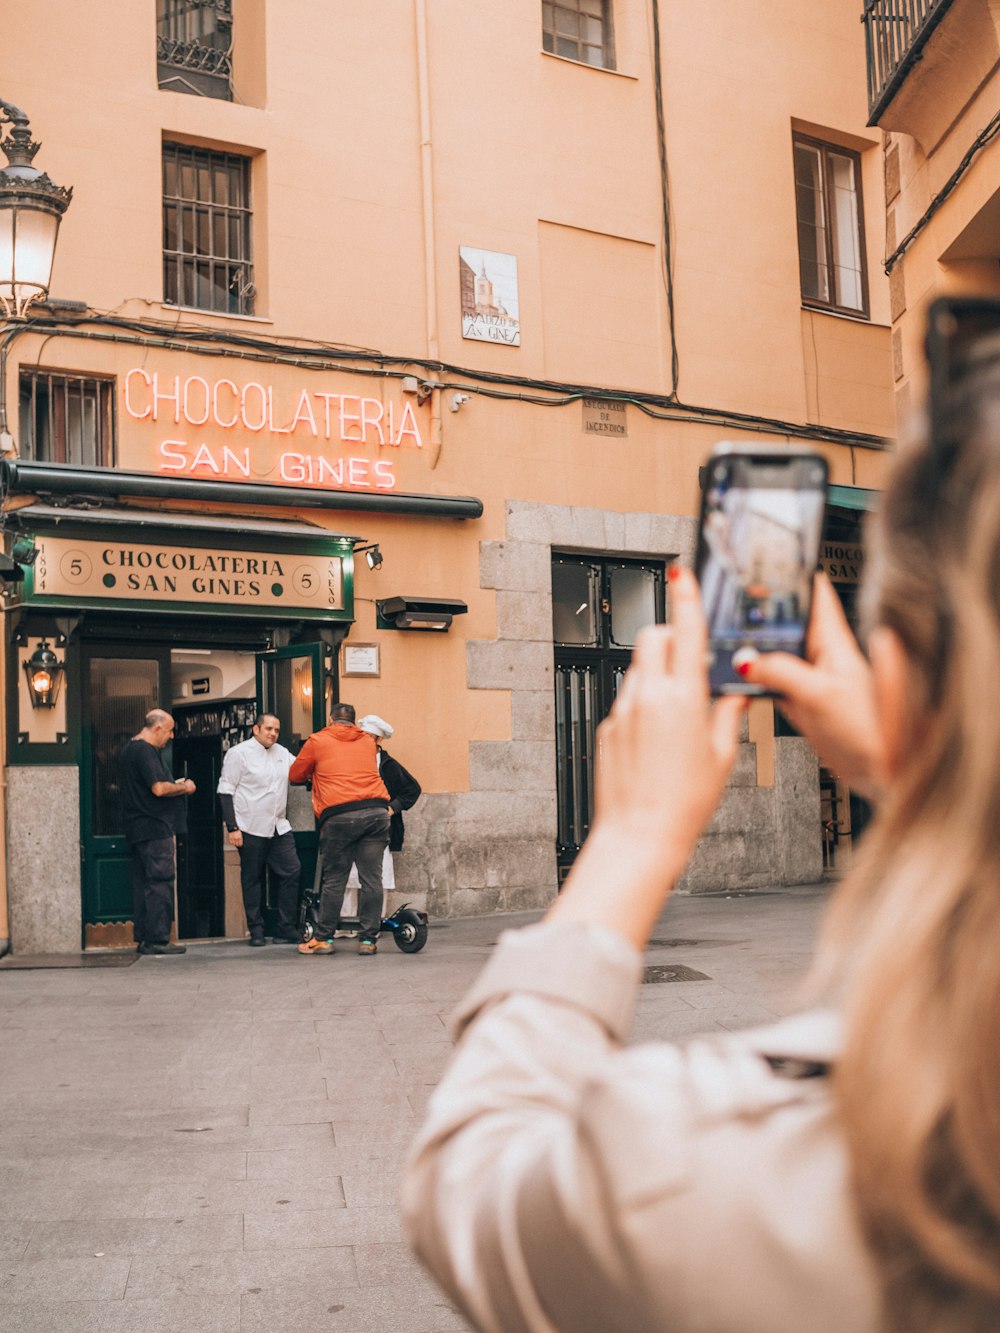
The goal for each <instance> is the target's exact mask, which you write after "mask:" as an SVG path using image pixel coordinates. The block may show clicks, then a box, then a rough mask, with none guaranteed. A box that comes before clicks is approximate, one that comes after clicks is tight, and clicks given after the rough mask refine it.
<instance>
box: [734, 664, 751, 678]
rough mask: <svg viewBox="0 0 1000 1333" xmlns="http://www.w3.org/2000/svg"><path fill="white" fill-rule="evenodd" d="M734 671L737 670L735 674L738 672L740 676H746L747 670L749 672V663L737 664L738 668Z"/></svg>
mask: <svg viewBox="0 0 1000 1333" xmlns="http://www.w3.org/2000/svg"><path fill="white" fill-rule="evenodd" d="M736 670H737V672H738V673H739V674H740V675H741V676H745V675H747V673H748V672H749V670H750V663H749V662H741V663H740V664H739V666H738V667H737V668H736Z"/></svg>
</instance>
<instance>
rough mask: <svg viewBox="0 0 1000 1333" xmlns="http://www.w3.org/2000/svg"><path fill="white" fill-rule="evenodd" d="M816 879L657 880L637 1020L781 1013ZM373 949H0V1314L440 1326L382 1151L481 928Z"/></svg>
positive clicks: (486, 932)
mask: <svg viewBox="0 0 1000 1333" xmlns="http://www.w3.org/2000/svg"><path fill="white" fill-rule="evenodd" d="M826 896H827V891H826V888H825V887H824V886H818V887H813V888H801V889H791V890H788V889H785V890H775V891H774V892H771V893H758V894H754V895H752V896H745V897H743V896H734V897H725V896H719V897H715V896H709V897H698V898H685V897H677V898H675V899H674V900H673V902H672V903H671V904H670V905H669V907H668V909H667V911H666V912H665V914H664V916H663V918H662V920H661V922H660V926H659V928H658V929H657V931H656V936H655V939H654V943H653V946H652V947H651V949H650V953H649V957H648V959H647V962H648V963H649V964H651V965H663V966H665V967H675V966H677V965H682V966H683V967H686V968H690V969H694V970H695V971H697V972H699V973H703V974H705V976H706V977H707V979H706V980H688V981H683V982H678V983H677V984H659V985H656V984H650V985H646V986H644V987H643V990H642V995H641V999H640V1005H639V1014H638V1019H637V1023H636V1030H635V1036H636V1039H639V1040H641V1039H647V1038H651V1037H668V1038H670V1037H676V1038H684V1037H688V1036H690V1035H692V1034H693V1033H696V1032H699V1031H704V1030H707V1029H711V1028H714V1027H723V1028H737V1027H744V1026H747V1025H752V1024H756V1023H759V1022H766V1021H768V1020H770V1019H771V1018H772V1017H775V1016H777V1015H779V1014H780V1013H782V1012H784V1011H785V1009H786V1008H787V1007H788V1003H787V996H788V994H789V992H790V990H791V988H792V987H793V985H794V983H795V981H796V980H797V979H798V977H799V976H800V975H801V972H802V968H803V965H804V963H805V961H806V959H807V957H808V954H809V949H810V945H811V941H812V938H813V934H814V930H815V926H816V921H817V917H818V911H819V908H820V907H821V905H822V903H823V902H824V901H825V898H826ZM534 919H535V914H531V915H521V916H516V917H503V918H497V917H482V918H476V919H469V920H462V921H449V922H443V923H439V924H437V925H432V928H431V933H430V938H429V941H428V944H427V947H426V949H425V950H424V951H423V952H422V953H420V954H417V955H415V956H406V955H404V954H402V953H400V952H399V951H398V950H397V949H396V948H395V947H394V946H393V944H392V942H391V941H390V940H388V939H387V938H386V939H385V940H384V941H383V943H382V944H381V946H380V953H379V956H378V957H377V958H374V959H371V958H359V957H358V956H357V954H356V952H355V951H354V950H355V945H354V942H353V941H349V940H345V941H342V947H340V948H339V950H338V952H337V954H335V955H334V956H333V957H323V956H320V957H313V958H301V957H299V956H298V955H297V954H296V953H295V951H294V949H292V948H290V947H288V946H278V945H274V946H272V945H269V946H268V948H267V949H265V950H260V951H258V950H250V949H247V948H246V947H245V946H243V945H241V944H224V945H204V946H195V947H192V948H190V949H189V951H188V953H187V954H186V956H184V957H181V958H143V959H140V960H138V961H137V962H136V963H135V964H134V965H133V966H129V967H113V968H112V967H109V968H86V969H60V970H51V971H19V970H13V969H10V970H8V969H7V968H0V1139H2V1142H0V1331H2V1333H139V1331H140V1330H141V1331H142V1333H187V1331H188V1330H191V1331H192V1333H320V1330H323V1333H355V1330H358V1331H360V1330H372V1331H373V1333H396V1331H397V1330H399V1331H400V1333H432V1330H433V1331H436V1330H442V1331H443V1330H449V1329H462V1328H464V1327H465V1324H464V1322H463V1321H462V1320H461V1319H460V1318H459V1316H458V1315H457V1314H456V1313H455V1311H454V1310H453V1309H452V1308H451V1307H450V1305H449V1304H448V1302H447V1300H446V1299H445V1298H444V1297H443V1296H442V1295H440V1294H439V1293H438V1292H437V1291H436V1289H435V1288H434V1287H433V1286H432V1284H431V1283H430V1281H429V1280H427V1279H426V1278H425V1277H424V1276H423V1274H422V1273H421V1272H420V1270H419V1269H418V1268H417V1266H416V1264H415V1263H414V1261H413V1260H412V1259H411V1258H410V1257H409V1255H408V1253H407V1249H406V1246H405V1244H404V1242H403V1235H402V1227H401V1223H400V1220H399V1216H398V1213H397V1210H396V1192H397V1178H398V1169H399V1164H400V1161H401V1159H402V1157H403V1154H404V1153H405V1151H406V1147H407V1145H408V1143H409V1141H410V1139H411V1137H412V1135H413V1132H414V1129H415V1127H416V1125H417V1123H418V1118H419V1116H420V1113H421V1111H422V1109H423V1107H424V1105H425V1104H426V1100H427V1097H428V1095H429V1093H430V1091H431V1089H432V1088H433V1086H434V1084H435V1081H436V1080H437V1078H438V1077H439V1074H440V1071H441V1069H442V1067H443V1065H444V1063H445V1061H446V1059H447V1057H448V1052H449V1049H450V1044H449V1041H448V1036H447V1032H446V1028H445V1020H446V1017H447V1015H448V1013H449V1011H450V1009H451V1007H452V1006H453V1004H454V1003H455V1001H456V1000H457V999H458V998H459V996H460V995H461V994H462V992H463V991H464V989H465V988H466V986H467V985H468V984H469V983H470V982H471V980H472V978H473V977H474V975H475V974H476V972H477V970H478V969H479V968H480V967H481V966H482V964H483V962H484V960H485V959H486V958H487V957H488V956H489V951H490V948H491V946H492V944H493V942H494V940H495V939H496V936H497V934H498V932H499V931H500V929H502V928H503V927H505V926H507V925H510V924H522V923H525V922H527V921H530V920H534Z"/></svg>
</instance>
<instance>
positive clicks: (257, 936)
mask: <svg viewBox="0 0 1000 1333" xmlns="http://www.w3.org/2000/svg"><path fill="white" fill-rule="evenodd" d="M280 730H281V723H280V722H279V721H278V719H277V718H276V717H275V716H274V715H273V714H272V713H261V715H260V717H258V718H257V721H256V722H255V723H254V725H253V734H252V736H251V737H250V739H249V740H248V741H243V742H241V743H240V744H239V745H234V746H233V748H232V749H231V750H227V752H226V757H225V759H224V760H223V762H222V776H221V777H220V779H219V786H218V788H217V791H218V794H219V804H220V805H221V806H222V816H223V818H224V819H225V821H226V837H227V839H228V841H229V844H230V846H232V847H238V848H239V853H240V884H241V886H242V888H243V906H244V908H245V910H246V915H247V927H248V929H249V931H250V939H249V941H248V943H249V944H250V945H251V947H253V948H260V947H261V946H262V945H263V944H264V943H266V941H265V939H264V917H263V913H262V907H263V902H264V876H265V873H266V871H267V870H270V871H271V874H272V875H273V876H274V877H275V879H276V880H277V882H278V927H277V930H276V931H275V934H274V937H273V938H274V941H275V943H285V944H297V943H298V942H299V932H298V930H297V928H296V919H297V916H298V905H299V876H300V867H299V857H298V853H297V852H296V850H295V837H294V835H293V833H292V826H291V824H289V822H288V820H287V819H286V818H285V807H286V805H287V803H288V770H289V769H290V768H291V766H292V763H293V762H294V756H293V755H292V754H291V752H290V751H288V750H286V749H285V747H284V746H283V745H279V744H278V735H279V733H280Z"/></svg>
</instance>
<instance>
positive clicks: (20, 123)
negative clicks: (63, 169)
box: [0, 99, 73, 319]
mask: <svg viewBox="0 0 1000 1333" xmlns="http://www.w3.org/2000/svg"><path fill="white" fill-rule="evenodd" d="M0 125H10V127H11V130H10V133H9V134H8V136H7V138H6V139H4V140H3V141H0V149H2V150H3V152H4V155H5V156H6V158H7V165H6V166H5V167H2V168H0V305H2V306H3V309H4V313H5V314H6V316H7V318H8V319H23V318H24V315H25V313H26V311H27V309H28V307H29V305H31V303H32V301H34V300H37V299H38V298H39V297H41V298H42V299H44V298H45V297H46V296H48V294H49V282H50V280H51V278H52V261H53V259H54V258H55V253H56V238H57V236H58V235H59V221H60V219H61V218H62V215H63V213H65V212H66V209H67V208H68V207H69V201H70V200H71V199H72V197H73V191H72V189H65V188H64V187H63V186H61V185H56V184H54V182H52V181H51V180H49V178H48V176H46V174H45V172H44V171H39V170H38V168H37V167H33V166H32V165H31V161H32V158H33V157H34V156H35V154H36V153H37V152H38V149H39V148H40V147H41V145H40V144H37V143H32V141H31V130H30V129H29V128H28V117H27V116H26V115H25V114H24V112H23V111H21V110H20V109H19V108H18V107H16V106H12V105H11V103H10V102H4V101H3V100H2V99H0Z"/></svg>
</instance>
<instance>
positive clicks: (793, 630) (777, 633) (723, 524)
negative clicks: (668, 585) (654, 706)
mask: <svg viewBox="0 0 1000 1333" xmlns="http://www.w3.org/2000/svg"><path fill="white" fill-rule="evenodd" d="M826 480H827V466H826V460H825V459H824V458H822V457H821V456H820V455H818V454H787V455H782V454H760V455H754V454H740V453H720V454H717V455H715V456H713V458H712V459H711V461H710V462H709V464H708V469H707V475H706V478H705V490H704V496H703V500H702V515H701V531H700V534H699V543H698V579H699V582H700V584H701V595H702V603H703V605H704V608H705V617H706V619H707V621H708V637H709V650H710V663H709V680H710V683H711V687H712V693H713V694H730V693H740V694H761V693H763V691H762V690H761V688H760V687H759V686H754V685H750V684H748V683H747V682H746V681H744V679H743V678H742V676H740V675H739V673H738V672H737V670H736V666H737V665H738V663H739V662H740V660H741V656H745V655H747V654H748V653H751V652H758V653H764V652H774V651H779V650H780V651H782V652H788V653H797V654H799V655H801V654H802V652H803V650H804V648H805V636H806V626H807V625H808V623H809V608H810V604H811V600H812V581H813V575H814V573H815V571H816V563H817V559H818V556H819V543H820V536H821V534H822V531H823V516H824V512H825V508H826ZM734 657H735V658H736V661H735V663H734V660H733V659H734Z"/></svg>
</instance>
